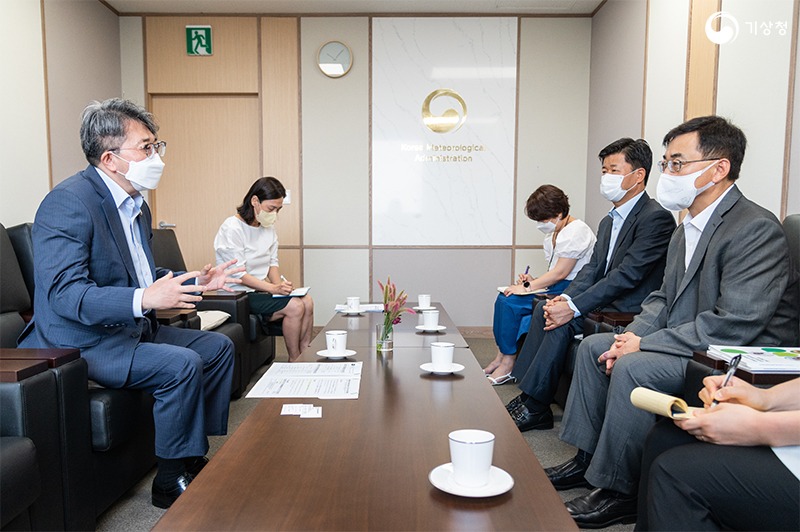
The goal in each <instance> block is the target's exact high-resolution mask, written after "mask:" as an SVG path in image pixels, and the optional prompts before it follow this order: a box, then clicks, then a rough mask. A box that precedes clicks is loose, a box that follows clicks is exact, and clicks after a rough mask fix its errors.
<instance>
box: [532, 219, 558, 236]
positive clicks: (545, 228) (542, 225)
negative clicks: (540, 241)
mask: <svg viewBox="0 0 800 532" xmlns="http://www.w3.org/2000/svg"><path fill="white" fill-rule="evenodd" d="M536 229H538V230H539V231H541V232H542V233H544V234H546V235H549V234H550V233H552V232H554V231H555V230H556V224H554V223H553V222H536Z"/></svg>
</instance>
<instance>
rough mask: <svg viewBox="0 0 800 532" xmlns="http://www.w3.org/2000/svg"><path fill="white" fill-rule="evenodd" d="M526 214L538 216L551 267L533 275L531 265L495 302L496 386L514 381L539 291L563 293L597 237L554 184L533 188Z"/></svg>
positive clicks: (490, 373) (491, 374) (489, 372)
mask: <svg viewBox="0 0 800 532" xmlns="http://www.w3.org/2000/svg"><path fill="white" fill-rule="evenodd" d="M525 214H526V215H527V216H528V218H530V219H531V220H534V221H536V226H537V228H538V229H539V231H541V232H542V233H544V235H545V237H544V243H543V246H542V247H543V248H544V256H545V260H547V272H545V273H544V274H542V275H541V276H540V277H533V276H531V275H530V274H529V273H528V270H527V269H526V271H525V273H522V274H520V276H519V280H518V281H517V283H516V284H514V285H512V286H509V287H506V289H505V290H504V291H503V293H502V294H499V295H498V296H497V299H496V300H495V303H494V326H493V332H494V339H495V342H496V343H497V348H498V351H497V356H496V357H495V359H494V360H493V361H492V362H491V363H490V364H489V365H488V366H486V367H485V368H484V370H483V371H484V373H486V376H487V377H488V378H489V380H490V381H491V382H492V385H493V386H499V385H501V384H505V383H507V382H514V380H515V379H514V378H513V377H512V376H511V370H512V369H513V368H514V356H515V355H516V353H517V340H519V338H520V337H521V336H522V335H523V334H524V333H526V332H528V328H529V327H530V323H531V313H532V312H533V307H534V303H535V299H534V294H533V293H534V292H535V291H542V290H544V292H541V293H547V294H560V293H561V292H563V291H564V289H565V288H566V287H567V286H569V283H570V282H571V281H572V279H574V278H575V276H576V275H577V274H578V272H579V271H580V270H581V268H583V266H584V265H586V264H587V263H588V262H589V260H590V259H591V258H592V249H593V248H594V243H595V241H596V238H595V236H594V233H593V232H592V229H591V228H590V227H589V226H588V225H586V224H585V223H584V222H583V221H581V220H578V219H577V218H575V217H574V216H572V215H570V213H569V198H568V197H567V195H566V194H564V191H563V190H561V189H560V188H558V187H555V186H553V185H542V186H540V187H539V188H537V189H536V190H534V191H533V194H531V195H530V197H528V201H527V202H526V204H525Z"/></svg>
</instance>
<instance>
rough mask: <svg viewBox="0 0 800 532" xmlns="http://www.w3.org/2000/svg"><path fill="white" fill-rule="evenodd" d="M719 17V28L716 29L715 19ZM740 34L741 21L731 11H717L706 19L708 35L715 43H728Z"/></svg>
mask: <svg viewBox="0 0 800 532" xmlns="http://www.w3.org/2000/svg"><path fill="white" fill-rule="evenodd" d="M717 19H719V30H715V29H714V26H713V24H714V21H715V20H717ZM738 36H739V21H738V20H736V17H734V16H733V15H731V14H730V13H726V12H724V11H717V12H716V13H713V14H712V15H711V16H710V17H708V20H706V37H708V40H709V41H711V42H713V43H714V44H728V43H729V42H733V41H734V40H736V37H738Z"/></svg>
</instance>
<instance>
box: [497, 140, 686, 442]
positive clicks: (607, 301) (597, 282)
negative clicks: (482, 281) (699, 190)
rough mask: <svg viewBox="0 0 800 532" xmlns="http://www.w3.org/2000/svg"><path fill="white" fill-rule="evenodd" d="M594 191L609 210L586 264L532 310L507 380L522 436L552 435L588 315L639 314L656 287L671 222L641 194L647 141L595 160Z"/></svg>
mask: <svg viewBox="0 0 800 532" xmlns="http://www.w3.org/2000/svg"><path fill="white" fill-rule="evenodd" d="M598 158H599V159H600V161H601V163H602V172H603V177H602V178H601V182H600V192H601V194H602V195H603V197H604V198H605V199H607V200H608V201H610V202H612V204H613V205H614V207H613V208H612V209H611V211H610V212H609V213H608V216H606V217H604V218H603V220H602V221H601V222H600V227H599V228H598V230H597V243H596V244H595V246H594V252H593V253H592V260H591V261H589V263H588V264H586V265H585V266H584V267H583V268H581V271H580V272H578V275H577V276H576V277H575V279H574V280H573V281H572V282H571V283H570V285H569V287H567V289H566V290H564V293H563V294H562V295H560V296H558V297H556V298H555V299H551V300H548V301H547V303H546V304H545V303H544V302H540V303H539V304H537V305H536V306H535V308H534V310H533V318H532V320H531V326H530V331H529V332H528V336H527V337H526V339H525V343H524V344H523V345H522V349H521V350H520V352H519V356H518V357H517V362H516V364H515V365H514V371H513V373H512V375H513V376H514V377H516V378H517V379H519V381H520V384H519V388H520V390H522V393H521V394H520V395H518V396H517V397H515V398H514V399H512V400H511V402H509V404H508V405H506V409H507V410H508V411H509V413H510V414H511V417H512V418H513V419H514V422H515V423H516V425H517V428H519V429H520V431H523V432H524V431H526V430H531V429H550V428H552V427H553V413H552V411H551V410H550V403H552V402H553V398H554V397H555V394H556V389H557V387H558V382H559V379H560V378H561V373H562V371H563V368H564V365H565V360H566V358H567V354H568V352H569V345H570V343H571V342H572V339H573V337H574V336H575V335H576V334H579V333H581V332H582V331H583V320H584V316H585V315H586V313H587V312H591V311H593V310H596V309H603V310H609V311H614V312H639V311H640V310H641V305H642V300H644V298H645V297H647V295H648V294H650V292H652V291H653V290H655V289H656V288H658V287H659V286H660V285H661V281H662V279H663V278H664V265H665V264H666V256H667V245H668V244H669V238H670V235H671V234H672V232H673V231H674V230H675V219H674V218H673V216H672V214H670V213H669V212H668V211H666V210H664V209H663V208H662V207H661V206H660V205H659V204H658V202H656V201H655V200H654V199H651V198H650V196H648V195H647V192H645V187H646V186H647V179H648V177H649V176H650V168H651V167H652V166H653V152H652V151H651V150H650V146H648V144H647V141H645V140H643V139H639V140H633V139H631V138H622V139H619V140H616V141H614V142H612V143H611V144H609V145H608V146H606V147H605V148H603V149H602V150H601V151H600V153H599V154H598Z"/></svg>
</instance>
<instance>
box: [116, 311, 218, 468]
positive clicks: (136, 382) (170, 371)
mask: <svg viewBox="0 0 800 532" xmlns="http://www.w3.org/2000/svg"><path fill="white" fill-rule="evenodd" d="M233 353H234V350H233V344H232V343H231V341H230V340H229V339H228V338H227V337H226V336H223V335H221V334H218V333H213V332H204V331H196V330H192V329H179V328H177V327H159V328H158V329H157V331H156V333H155V335H153V338H152V341H150V342H142V343H140V344H139V345H138V346H137V347H136V350H135V351H134V356H133V362H132V364H131V370H130V374H129V375H128V381H127V382H126V383H125V387H126V388H134V389H139V390H145V391H147V392H149V393H152V394H153V397H154V398H155V406H154V407H153V420H154V422H155V429H156V442H155V450H156V456H158V457H159V458H186V457H189V456H203V455H205V454H206V452H208V438H207V437H206V436H207V435H221V434H226V433H227V431H228V406H229V404H230V395H231V379H232V377H233Z"/></svg>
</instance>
